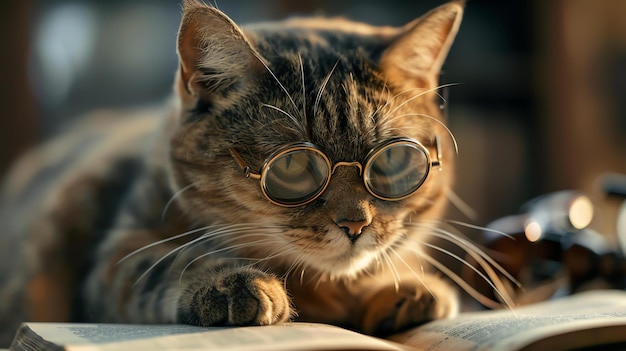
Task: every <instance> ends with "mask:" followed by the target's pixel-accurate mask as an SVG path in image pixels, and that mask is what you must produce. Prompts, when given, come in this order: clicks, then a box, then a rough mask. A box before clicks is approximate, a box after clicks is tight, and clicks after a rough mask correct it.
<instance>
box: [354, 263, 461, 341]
mask: <svg viewBox="0 0 626 351" xmlns="http://www.w3.org/2000/svg"><path fill="white" fill-rule="evenodd" d="M457 311H458V296H457V293H456V290H455V289H454V288H452V287H451V286H450V285H449V284H448V283H447V282H445V281H443V280H442V279H441V278H440V277H438V276H435V275H429V274H425V275H423V276H421V277H420V279H416V278H415V277H413V278H411V279H403V280H401V281H400V283H399V284H398V285H397V286H396V285H395V284H386V285H383V286H380V287H378V288H375V289H371V290H369V291H367V292H365V293H364V295H363V296H362V298H361V299H360V303H359V306H358V307H357V312H356V313H355V317H356V318H355V319H354V321H353V323H354V325H355V327H356V328H357V329H358V330H360V331H362V332H364V333H367V334H370V335H377V336H387V335H390V334H393V333H396V332H399V331H402V330H405V329H407V328H409V327H412V326H416V325H419V324H423V323H425V322H428V321H431V320H435V319H440V318H447V317H451V316H453V315H455V314H456V313H457Z"/></svg>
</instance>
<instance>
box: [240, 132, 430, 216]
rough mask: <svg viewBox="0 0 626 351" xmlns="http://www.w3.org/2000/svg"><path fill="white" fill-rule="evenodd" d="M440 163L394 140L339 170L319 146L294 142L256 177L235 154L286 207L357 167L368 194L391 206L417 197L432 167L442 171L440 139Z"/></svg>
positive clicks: (417, 146) (416, 145)
mask: <svg viewBox="0 0 626 351" xmlns="http://www.w3.org/2000/svg"><path fill="white" fill-rule="evenodd" d="M435 140H436V144H437V160H431V157H430V153H429V151H428V149H427V148H426V147H424V146H423V145H422V144H421V143H420V142H418V141H416V140H414V139H410V138H394V139H390V140H387V141H386V142H384V143H382V144H380V145H379V146H377V147H376V148H374V149H373V150H372V151H370V152H369V153H368V155H367V157H366V158H365V166H363V165H362V164H361V163H359V162H343V161H342V162H337V163H335V164H334V165H333V164H332V163H331V162H330V160H329V158H328V156H326V155H325V154H324V153H323V152H322V151H321V150H320V149H319V148H318V147H317V146H315V145H313V144H311V143H305V142H303V143H294V144H289V145H286V146H285V147H284V148H281V149H280V150H278V151H276V152H274V153H273V154H271V155H270V156H269V157H268V158H267V159H266V160H265V163H264V164H263V167H262V168H261V172H260V173H255V172H253V171H252V170H251V169H250V167H249V166H248V165H247V164H246V162H245V161H244V160H243V158H242V157H241V155H239V153H238V152H237V151H236V150H235V149H232V148H231V149H230V152H231V155H232V156H233V158H234V159H235V161H237V163H238V164H239V166H240V167H241V168H242V169H243V170H244V174H245V175H246V177H248V178H252V179H258V180H260V183H261V190H262V192H263V195H265V197H266V198H267V199H268V200H269V201H270V202H272V203H274V204H276V205H280V206H285V207H295V206H300V205H304V204H307V203H309V202H311V201H313V200H315V199H317V198H318V197H319V196H320V195H321V194H322V193H323V192H324V190H326V187H327V186H328V184H329V183H330V178H331V176H332V174H333V173H334V172H335V170H336V169H337V168H338V167H341V166H346V167H356V168H357V169H358V170H359V175H360V176H362V177H363V183H364V184H365V188H366V189H367V191H368V192H370V193H371V194H372V195H373V196H375V197H376V198H379V199H381V200H386V201H398V200H402V199H404V198H406V197H408V196H410V195H411V194H413V193H414V192H415V191H416V190H417V189H418V188H419V187H420V186H421V185H422V184H423V183H424V181H425V180H426V177H427V176H428V173H429V172H430V169H431V167H432V166H439V167H441V149H440V142H439V137H438V136H437V137H436V138H435Z"/></svg>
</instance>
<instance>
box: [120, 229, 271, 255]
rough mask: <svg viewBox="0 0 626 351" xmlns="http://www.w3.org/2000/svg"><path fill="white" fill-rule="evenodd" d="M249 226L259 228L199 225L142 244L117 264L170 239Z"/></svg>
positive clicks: (217, 232)
mask: <svg viewBox="0 0 626 351" xmlns="http://www.w3.org/2000/svg"><path fill="white" fill-rule="evenodd" d="M248 227H249V228H250V229H258V228H259V227H258V226H255V225H254V224H253V223H236V224H228V225H208V226H204V227H199V228H196V229H192V230H189V231H186V232H184V233H180V234H177V235H173V236H170V237H167V238H165V239H162V240H158V241H155V242H153V243H150V244H147V245H144V246H142V247H140V248H138V249H136V250H134V251H132V252H130V253H129V254H127V255H126V256H124V257H122V258H121V259H119V260H118V261H117V264H120V263H122V262H124V261H125V260H127V259H129V258H130V257H132V256H134V255H136V254H138V253H140V252H142V251H144V250H147V249H149V248H152V247H154V246H157V245H160V244H164V243H167V242H170V241H174V240H177V239H180V238H183V237H185V236H188V235H193V234H197V233H199V232H202V231H208V232H209V233H215V234H219V233H223V232H225V231H227V230H239V229H245V228H248ZM277 227H279V226H277ZM206 235H207V234H203V236H206Z"/></svg>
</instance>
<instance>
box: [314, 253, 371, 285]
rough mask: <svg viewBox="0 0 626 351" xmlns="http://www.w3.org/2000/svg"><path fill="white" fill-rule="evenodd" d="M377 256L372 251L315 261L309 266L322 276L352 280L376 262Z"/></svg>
mask: <svg viewBox="0 0 626 351" xmlns="http://www.w3.org/2000/svg"><path fill="white" fill-rule="evenodd" d="M377 256H378V254H377V253H376V252H372V251H364V252H360V253H358V254H357V253H352V254H348V255H342V256H336V257H330V258H325V259H319V257H318V259H316V260H314V262H311V264H310V266H311V267H312V268H314V269H315V270H317V271H318V272H320V273H321V274H324V275H329V276H331V277H334V278H354V277H357V276H358V275H359V274H360V273H362V272H363V271H365V270H367V269H368V268H369V267H370V266H371V265H372V264H373V262H375V261H376V259H377Z"/></svg>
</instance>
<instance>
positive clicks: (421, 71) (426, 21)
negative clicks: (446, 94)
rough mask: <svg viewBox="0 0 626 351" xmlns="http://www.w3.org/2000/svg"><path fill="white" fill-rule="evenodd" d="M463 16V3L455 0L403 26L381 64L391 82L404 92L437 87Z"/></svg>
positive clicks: (384, 54)
mask: <svg viewBox="0 0 626 351" xmlns="http://www.w3.org/2000/svg"><path fill="white" fill-rule="evenodd" d="M462 17H463V2H461V1H456V2H450V3H447V4H444V5H442V6H439V7H437V8H435V9H434V10H432V11H430V12H429V13H427V14H425V15H424V16H422V17H420V18H418V19H416V20H414V21H413V22H411V23H409V24H407V25H406V26H404V28H403V30H402V32H401V34H400V35H399V36H398V37H397V38H396V39H395V40H394V42H393V43H392V44H391V45H390V47H389V48H388V49H387V50H386V51H385V52H384V53H383V56H382V58H381V61H380V66H381V69H382V70H383V72H384V73H385V75H386V76H387V78H388V80H389V81H390V83H392V84H393V85H395V86H397V87H399V88H403V89H410V88H415V87H420V88H427V89H430V88H435V87H436V86H437V82H438V81H439V73H440V71H441V67H442V66H443V62H444V60H445V59H446V56H447V55H448V51H449V50H450V47H451V46H452V42H453V41H454V38H455V36H456V33H457V32H458V30H459V26H460V24H461V18H462Z"/></svg>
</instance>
